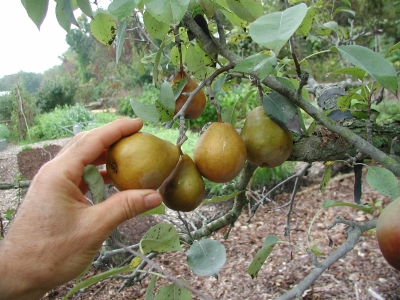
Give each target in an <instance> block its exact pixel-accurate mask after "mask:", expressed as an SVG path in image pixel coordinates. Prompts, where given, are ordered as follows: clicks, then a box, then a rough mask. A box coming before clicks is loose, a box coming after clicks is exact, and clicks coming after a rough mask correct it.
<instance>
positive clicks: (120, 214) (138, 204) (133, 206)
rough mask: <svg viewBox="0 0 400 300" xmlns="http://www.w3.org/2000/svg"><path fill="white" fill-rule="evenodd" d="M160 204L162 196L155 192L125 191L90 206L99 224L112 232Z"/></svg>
mask: <svg viewBox="0 0 400 300" xmlns="http://www.w3.org/2000/svg"><path fill="white" fill-rule="evenodd" d="M161 202H162V196H161V195H160V193H158V192H157V191H155V190H126V191H122V192H119V193H117V194H115V195H113V196H111V197H110V198H108V199H107V200H106V201H104V202H101V203H99V204H96V205H94V206H92V209H93V210H94V213H95V214H97V215H98V216H99V217H100V218H101V222H100V224H102V225H104V226H105V227H106V228H107V229H108V230H111V231H112V230H113V229H114V228H116V227H117V226H118V225H120V224H121V223H123V222H125V221H127V220H129V219H132V218H133V217H135V216H137V215H140V214H141V213H144V212H146V211H148V210H150V209H152V208H155V207H157V206H159V205H160V204H161Z"/></svg>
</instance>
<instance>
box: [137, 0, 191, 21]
mask: <svg viewBox="0 0 400 300" xmlns="http://www.w3.org/2000/svg"><path fill="white" fill-rule="evenodd" d="M189 3H190V0H144V4H145V5H146V9H147V10H148V11H149V13H151V14H152V15H153V16H154V17H155V18H156V19H157V20H158V21H160V22H163V23H165V24H167V25H169V24H172V23H175V24H176V23H179V22H180V21H181V20H182V18H183V15H184V14H185V13H186V11H187V10H188V7H189Z"/></svg>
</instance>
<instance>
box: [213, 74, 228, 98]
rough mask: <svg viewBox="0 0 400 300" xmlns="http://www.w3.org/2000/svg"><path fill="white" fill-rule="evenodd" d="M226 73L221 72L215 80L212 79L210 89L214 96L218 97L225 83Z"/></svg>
mask: <svg viewBox="0 0 400 300" xmlns="http://www.w3.org/2000/svg"><path fill="white" fill-rule="evenodd" d="M226 76H227V74H223V75H222V76H219V77H218V78H217V79H216V80H214V84H213V86H212V91H213V93H214V98H215V99H218V96H219V94H220V93H221V91H222V87H223V86H224V84H225V80H226Z"/></svg>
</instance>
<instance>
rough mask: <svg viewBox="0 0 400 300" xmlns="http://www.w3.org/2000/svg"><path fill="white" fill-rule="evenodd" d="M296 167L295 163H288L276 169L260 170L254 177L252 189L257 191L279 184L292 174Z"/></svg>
mask: <svg viewBox="0 0 400 300" xmlns="http://www.w3.org/2000/svg"><path fill="white" fill-rule="evenodd" d="M294 165H295V163H294V162H290V161H286V162H284V163H283V164H282V165H280V166H278V167H275V168H258V169H257V170H256V171H255V172H254V175H253V179H252V187H253V188H256V189H257V188H262V187H263V186H265V185H275V184H278V183H279V182H281V181H282V180H284V179H286V178H288V177H289V176H290V175H291V174H292V172H293V168H294Z"/></svg>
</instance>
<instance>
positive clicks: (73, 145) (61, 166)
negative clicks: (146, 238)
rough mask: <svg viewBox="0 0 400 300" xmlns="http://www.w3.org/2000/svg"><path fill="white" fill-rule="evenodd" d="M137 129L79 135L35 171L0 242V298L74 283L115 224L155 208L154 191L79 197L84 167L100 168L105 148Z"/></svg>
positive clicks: (118, 127) (136, 124)
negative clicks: (96, 198)
mask: <svg viewBox="0 0 400 300" xmlns="http://www.w3.org/2000/svg"><path fill="white" fill-rule="evenodd" d="M142 125H143V123H142V121H141V120H137V119H136V120H117V121H115V122H112V123H110V124H107V125H105V126H102V127H100V128H97V129H94V130H91V131H89V132H85V133H81V134H79V135H77V136H76V137H75V138H74V139H73V140H72V141H71V142H70V143H69V144H68V145H67V146H66V147H65V148H64V149H63V150H62V151H61V152H60V153H59V154H58V155H57V156H56V157H55V158H54V159H53V160H51V161H50V162H48V163H47V164H45V165H44V166H43V167H42V168H41V169H40V171H39V172H38V174H37V175H36V176H35V178H34V179H33V181H32V183H31V186H30V188H29V190H28V192H27V194H26V196H25V199H24V201H23V202H22V204H21V207H20V209H19V211H18V213H17V215H16V217H15V219H14V221H13V224H12V225H11V228H10V230H9V231H8V233H7V234H6V236H5V238H4V240H3V241H2V242H1V244H0V299H1V300H3V299H39V298H40V297H41V296H43V295H44V294H45V293H46V292H47V291H49V290H51V289H52V288H54V287H56V286H58V285H60V284H63V283H65V282H67V281H69V280H72V279H74V278H75V277H77V276H78V275H79V274H80V273H81V272H82V271H83V270H84V269H85V268H86V267H87V266H88V265H89V264H90V262H91V261H92V260H93V258H94V256H95V255H96V253H97V252H98V250H99V249H100V247H101V245H102V243H103V241H104V240H105V239H107V237H108V236H109V235H110V234H111V233H112V231H113V230H114V229H115V228H116V227H117V226H118V225H119V224H121V223H123V222H124V221H126V220H128V219H131V218H132V217H134V216H136V215H138V214H140V213H143V212H145V211H147V210H149V209H151V208H154V207H156V206H158V205H160V204H161V196H160V194H159V193H158V192H156V191H154V190H128V191H123V192H119V193H117V194H115V195H113V196H111V197H110V198H108V199H107V200H106V201H104V202H102V203H100V204H97V205H93V206H91V205H90V204H89V203H88V202H87V200H86V198H85V197H84V195H85V193H86V191H87V186H86V185H85V184H84V183H83V181H82V175H83V172H84V167H85V166H86V165H88V164H95V165H98V164H103V163H104V155H105V151H106V149H107V147H108V146H110V145H111V144H112V143H114V142H116V141H117V140H119V139H120V138H122V137H124V136H128V135H131V134H133V133H135V132H137V131H138V130H140V128H141V127H142ZM101 174H102V176H103V178H104V180H105V182H106V183H109V181H110V180H109V178H108V176H107V174H106V172H104V171H103V172H101Z"/></svg>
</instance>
